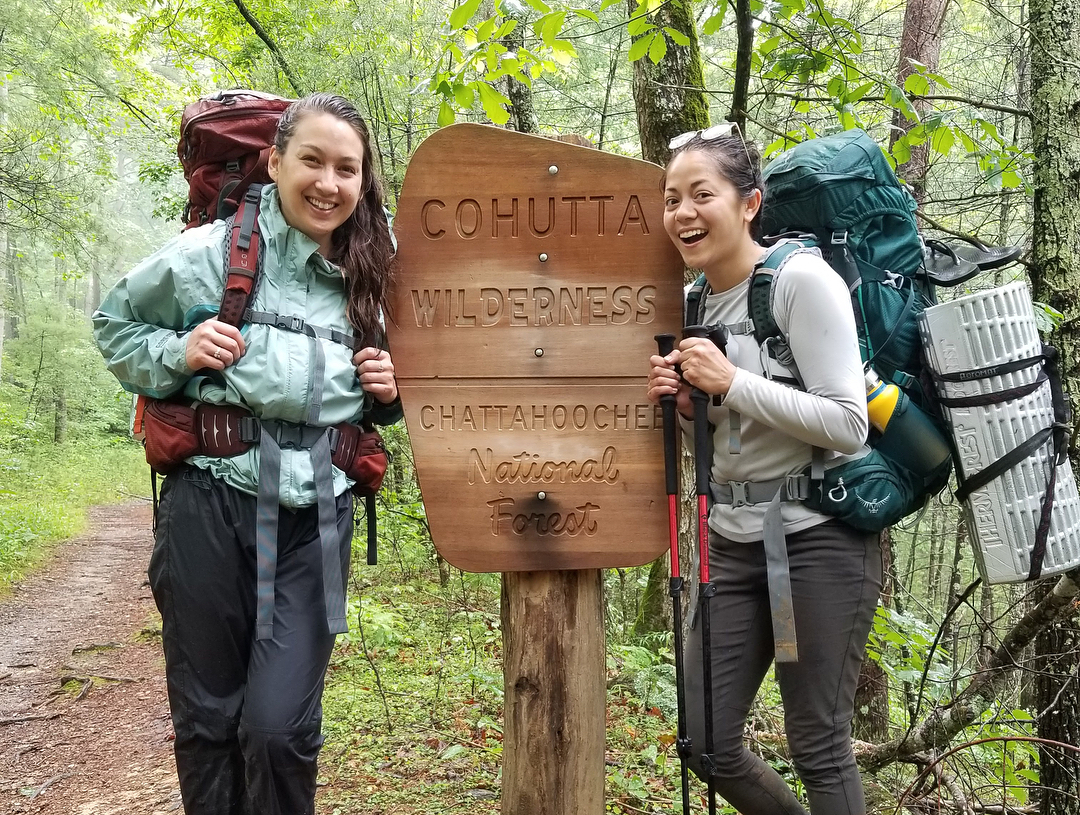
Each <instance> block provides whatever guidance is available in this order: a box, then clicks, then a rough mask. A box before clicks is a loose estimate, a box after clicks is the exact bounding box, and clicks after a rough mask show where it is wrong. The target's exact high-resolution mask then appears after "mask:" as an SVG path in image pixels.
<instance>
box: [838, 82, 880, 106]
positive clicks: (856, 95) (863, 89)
mask: <svg viewBox="0 0 1080 815" xmlns="http://www.w3.org/2000/svg"><path fill="white" fill-rule="evenodd" d="M874 84H875V83H873V82H867V83H866V84H865V85H860V86H859V87H857V88H856V89H855V90H853V91H849V92H848V95H847V96H846V97H845V99H846V100H847V101H848V102H858V101H859V100H860V99H862V98H863V97H864V96H866V94H868V93H870V91H872V90H873V89H874Z"/></svg>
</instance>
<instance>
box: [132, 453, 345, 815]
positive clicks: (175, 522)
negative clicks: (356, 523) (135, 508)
mask: <svg viewBox="0 0 1080 815" xmlns="http://www.w3.org/2000/svg"><path fill="white" fill-rule="evenodd" d="M255 504H256V499H255V497H254V496H250V495H246V494H244V493H242V492H240V491H239V490H236V489H234V488H233V487H230V486H228V485H227V484H225V483H224V482H223V481H221V480H219V479H217V478H215V477H214V476H212V475H211V474H210V473H209V472H207V471H205V470H200V469H197V468H195V467H191V466H186V465H185V466H183V467H182V468H181V469H180V470H178V471H176V472H175V473H173V474H171V475H169V476H168V477H167V478H166V479H165V482H164V485H163V487H162V491H161V503H160V506H159V508H158V523H157V539H156V543H155V546H154V553H153V555H152V557H151V559H150V569H149V576H150V587H151V589H152V591H153V593H154V599H155V601H156V602H157V606H158V609H159V610H160V612H161V618H162V637H163V640H164V647H165V675H166V680H167V683H168V691H169V706H170V708H171V710H172V721H173V729H174V731H175V733H176V743H175V752H176V768H177V774H178V775H179V778H180V792H181V795H182V797H183V802H184V811H185V812H186V813H187V815H310V814H311V813H313V812H314V809H315V777H316V772H317V759H318V755H319V750H320V748H321V747H322V742H323V739H322V733H321V724H322V693H323V677H324V674H325V673H326V667H327V665H328V664H329V661H330V652H331V650H332V648H333V646H334V636H333V635H332V634H330V633H329V628H328V625H327V622H326V606H325V603H324V601H323V587H322V571H323V570H322V554H321V548H320V542H319V521H318V508H317V507H315V506H312V507H307V508H304V509H300V510H297V511H295V512H294V511H289V510H287V509H285V508H284V507H282V509H281V513H280V516H279V521H278V562H277V575H276V578H275V581H274V589H275V601H274V635H273V637H272V638H271V639H266V640H258V641H257V640H256V639H255V602H256V579H255ZM336 505H337V506H336V509H337V528H338V532H339V533H340V535H341V538H340V540H341V544H342V545H341V550H340V551H341V553H342V568H341V574H342V575H343V580H344V579H345V578H344V576H345V575H348V573H349V569H348V564H349V552H350V544H351V540H352V497H351V496H350V494H349V493H345V494H343V495H341V496H338V498H337V501H336Z"/></svg>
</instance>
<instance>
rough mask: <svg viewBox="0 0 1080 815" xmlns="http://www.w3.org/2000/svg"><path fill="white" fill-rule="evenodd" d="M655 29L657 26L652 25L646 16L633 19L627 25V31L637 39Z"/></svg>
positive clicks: (636, 16)
mask: <svg viewBox="0 0 1080 815" xmlns="http://www.w3.org/2000/svg"><path fill="white" fill-rule="evenodd" d="M654 28H656V26H654V25H653V24H652V23H650V22H649V18H648V17H647V16H646V15H644V14H642V15H640V16H638V15H635V16H633V17H631V18H630V21H629V22H628V23H627V24H626V31H627V33H628V34H630V36H631V37H637V36H639V35H641V34H644V33H645V32H646V31H650V30H652V29H654Z"/></svg>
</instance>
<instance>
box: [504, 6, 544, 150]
mask: <svg viewBox="0 0 1080 815" xmlns="http://www.w3.org/2000/svg"><path fill="white" fill-rule="evenodd" d="M503 8H504V9H505V10H506V15H507V19H511V20H517V25H516V26H514V30H513V31H511V32H510V33H509V34H507V35H506V37H505V38H504V39H503V45H505V46H506V47H507V48H508V49H510V50H511V51H513V52H515V53H516V52H517V51H520V50H521V49H522V48H524V47H525V27H526V26H525V22H526V21H525V11H524V7H523V6H518V5H515V4H508V5H506V6H504V7H503ZM506 95H507V97H508V98H509V99H510V122H509V124H510V125H511V126H512V127H513V129H514V130H516V131H517V132H518V133H539V132H540V121H539V119H537V118H536V108H535V106H534V105H533V95H532V88H531V87H529V86H528V85H526V84H524V83H523V82H519V81H518V80H516V79H514V77H512V76H508V77H507V78H506Z"/></svg>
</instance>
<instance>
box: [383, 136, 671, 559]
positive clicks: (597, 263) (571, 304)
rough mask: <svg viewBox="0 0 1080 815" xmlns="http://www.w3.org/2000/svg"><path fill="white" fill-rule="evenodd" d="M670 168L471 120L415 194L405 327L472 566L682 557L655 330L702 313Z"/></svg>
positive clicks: (429, 467) (424, 158)
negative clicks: (665, 185)
mask: <svg viewBox="0 0 1080 815" xmlns="http://www.w3.org/2000/svg"><path fill="white" fill-rule="evenodd" d="M661 172H662V171H661V169H660V168H659V167H657V166H656V165H654V164H649V163H647V162H643V161H639V160H636V159H630V158H625V157H621V156H615V155H611V154H608V153H602V152H600V151H597V150H592V149H588V148H584V147H578V146H576V145H571V144H565V143H561V142H557V141H553V140H551V139H546V138H542V137H538V136H530V135H524V134H520V133H514V132H511V131H506V130H502V129H499V128H494V127H489V126H484V125H471V124H460V125H453V126H451V127H447V128H444V129H442V130H440V131H437V132H436V133H434V134H433V135H432V136H430V137H429V138H428V139H427V140H425V141H424V143H423V144H421V145H420V147H419V148H418V149H417V151H416V153H415V155H414V156H413V158H412V161H411V162H410V164H409V168H408V171H407V173H406V176H405V182H404V185H403V187H402V191H401V196H400V199H399V202H398V211H397V216H396V219H395V223H394V232H395V234H396V235H397V238H398V242H399V251H398V272H397V279H396V282H395V284H394V288H393V291H392V294H391V304H392V308H391V319H390V320H388V321H387V333H388V335H389V340H390V345H391V348H392V349H393V353H394V364H395V366H396V371H397V379H398V387H399V390H400V392H401V398H402V403H403V405H404V408H405V420H406V423H407V425H408V429H409V438H410V440H411V442H412V446H413V453H414V457H415V463H416V472H417V477H418V479H419V482H420V487H421V491H422V492H423V496H424V505H425V509H426V512H427V517H428V521H429V523H430V526H431V536H432V539H433V540H434V542H435V546H436V548H437V549H438V550H439V552H440V554H441V555H442V556H443V557H444V558H445V559H446V560H447V561H449V562H450V563H452V564H454V565H455V566H457V567H459V568H461V569H465V570H467V571H480V572H496V571H501V572H506V571H535V570H554V569H597V568H605V567H615V566H634V565H639V564H642V563H646V562H648V561H650V560H653V559H654V558H656V557H657V556H659V555H660V554H661V553H662V552H663V551H664V549H665V547H666V546H667V540H668V535H667V509H666V504H667V502H666V497H665V494H664V472H663V469H664V468H663V440H662V435H661V420H660V412H659V409H657V408H654V406H652V405H650V404H649V403H648V401H647V400H646V398H645V381H646V376H647V372H648V357H649V355H650V354H651V353H655V349H656V343H655V342H654V340H653V336H654V335H655V334H658V333H662V332H670V333H677V332H678V331H679V329H680V326H681V322H682V270H683V264H682V261H681V259H680V257H679V254H678V252H677V251H676V249H675V247H674V246H672V245H671V242H670V241H669V240H668V238H667V236H666V234H665V232H664V228H663V200H662V195H661V192H660V187H659V182H660V177H661Z"/></svg>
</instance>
